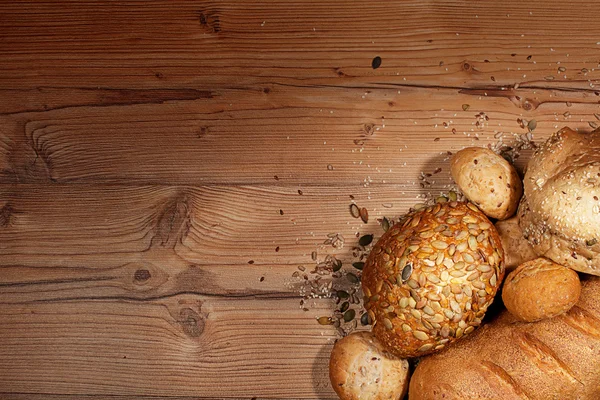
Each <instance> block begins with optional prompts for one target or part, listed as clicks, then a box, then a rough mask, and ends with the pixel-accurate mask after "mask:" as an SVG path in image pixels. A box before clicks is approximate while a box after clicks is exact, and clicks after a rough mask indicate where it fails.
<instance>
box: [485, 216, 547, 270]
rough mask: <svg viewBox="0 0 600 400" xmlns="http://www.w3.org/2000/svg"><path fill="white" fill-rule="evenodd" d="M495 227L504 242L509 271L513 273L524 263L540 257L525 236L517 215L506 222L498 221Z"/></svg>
mask: <svg viewBox="0 0 600 400" xmlns="http://www.w3.org/2000/svg"><path fill="white" fill-rule="evenodd" d="M494 226H495V227H496V230H497V231H498V234H499V235H500V240H501V241H502V248H503V249H504V261H505V264H506V270H507V271H512V270H513V269H515V268H517V267H518V266H519V265H521V264H523V263H524V262H526V261H530V260H533V259H535V258H537V257H538V256H537V254H536V253H535V251H534V250H533V247H531V244H529V242H528V241H527V239H525V237H524V236H523V231H522V230H521V227H520V226H519V218H518V217H517V216H516V215H515V216H514V217H511V218H509V219H505V220H504V221H498V222H496V224H495V225H494Z"/></svg>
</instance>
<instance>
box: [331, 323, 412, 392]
mask: <svg viewBox="0 0 600 400" xmlns="http://www.w3.org/2000/svg"><path fill="white" fill-rule="evenodd" d="M329 378H330V379H331V385H332V386H333V390H335V392H336V393H337V394H338V396H339V397H340V399H341V400H359V399H360V400H384V399H385V400H388V399H390V400H399V399H402V398H403V397H404V395H405V393H406V390H407V389H408V361H406V360H403V359H401V358H398V357H395V356H394V355H392V354H390V353H388V352H387V351H385V350H384V348H383V346H382V345H381V344H380V343H379V342H378V341H377V339H375V337H374V336H373V335H372V334H371V333H370V332H355V333H353V334H351V335H348V336H346V337H345V338H343V339H341V340H339V341H338V342H337V343H336V344H335V345H334V346H333V351H332V352H331V358H330V359H329Z"/></svg>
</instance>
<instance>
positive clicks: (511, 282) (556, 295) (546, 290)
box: [502, 258, 581, 322]
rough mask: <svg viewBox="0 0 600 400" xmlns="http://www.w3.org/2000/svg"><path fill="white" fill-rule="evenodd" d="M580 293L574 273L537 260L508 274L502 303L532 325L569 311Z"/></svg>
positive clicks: (516, 315)
mask: <svg viewBox="0 0 600 400" xmlns="http://www.w3.org/2000/svg"><path fill="white" fill-rule="evenodd" d="M580 293H581V284H580V282H579V276H578V275H577V272H575V271H573V270H572V269H570V268H567V267H563V266H562V265H559V264H557V263H555V262H553V261H550V260H548V259H547V258H536V259H535V260H532V261H528V262H526V263H524V264H521V265H519V267H518V268H517V269H515V270H514V271H512V272H511V273H510V274H508V276H507V277H506V280H505V281H504V286H503V288H502V300H503V301H504V305H505V306H506V308H507V309H508V311H509V312H510V313H511V314H512V315H514V316H515V317H516V318H517V319H518V320H520V321H526V322H534V321H539V320H541V319H544V318H551V317H555V316H557V315H560V314H562V313H564V312H566V311H568V310H569V309H571V307H573V306H574V305H575V303H577V300H579V294H580Z"/></svg>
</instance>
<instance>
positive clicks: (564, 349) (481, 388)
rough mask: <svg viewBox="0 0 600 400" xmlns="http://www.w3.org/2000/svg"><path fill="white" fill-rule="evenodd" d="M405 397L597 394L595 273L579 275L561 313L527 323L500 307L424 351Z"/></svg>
mask: <svg viewBox="0 0 600 400" xmlns="http://www.w3.org/2000/svg"><path fill="white" fill-rule="evenodd" d="M409 398H410V400H438V399H446V400H450V399H479V400H483V399H490V400H492V399H493V400H496V399H527V400H551V399H557V400H558V399H560V400H564V399H582V400H585V399H589V400H597V399H600V278H598V277H588V278H587V279H586V280H584V281H583V283H582V292H581V297H580V300H579V302H578V303H577V305H575V306H574V307H573V308H571V309H570V310H569V311H568V312H567V313H565V314H562V315H559V316H557V317H554V318H550V319H545V320H542V321H539V322H533V323H526V322H517V321H515V319H514V317H513V316H512V315H511V314H510V313H508V312H507V311H503V313H502V314H501V315H500V316H499V317H498V318H497V319H496V320H494V321H492V322H490V323H488V324H486V325H484V326H482V327H481V328H480V329H478V330H477V331H476V332H475V333H474V334H473V335H471V337H470V338H469V339H468V340H463V341H459V342H457V343H456V344H455V345H454V346H451V347H448V348H446V349H445V350H444V351H442V352H440V353H437V354H434V355H431V356H429V357H425V358H424V359H423V360H422V361H421V362H420V363H419V365H418V366H417V368H416V370H415V372H414V374H413V376H412V378H411V381H410V387H409Z"/></svg>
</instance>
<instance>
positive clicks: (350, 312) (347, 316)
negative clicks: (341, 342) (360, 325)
mask: <svg viewBox="0 0 600 400" xmlns="http://www.w3.org/2000/svg"><path fill="white" fill-rule="evenodd" d="M355 316H356V311H355V310H354V309H353V308H352V309H350V310H348V311H346V312H345V313H344V321H346V322H350V321H352V320H353V319H354V317H355Z"/></svg>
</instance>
